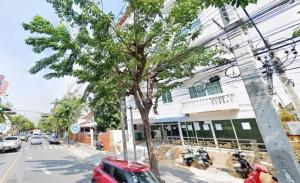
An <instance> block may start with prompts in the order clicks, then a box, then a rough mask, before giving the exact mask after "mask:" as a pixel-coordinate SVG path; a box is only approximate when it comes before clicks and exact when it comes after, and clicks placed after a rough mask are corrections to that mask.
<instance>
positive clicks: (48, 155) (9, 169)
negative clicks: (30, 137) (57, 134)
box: [0, 140, 94, 183]
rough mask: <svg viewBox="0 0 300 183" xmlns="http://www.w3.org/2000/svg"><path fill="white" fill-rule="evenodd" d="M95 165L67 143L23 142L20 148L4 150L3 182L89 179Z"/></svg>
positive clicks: (0, 155)
mask: <svg viewBox="0 0 300 183" xmlns="http://www.w3.org/2000/svg"><path fill="white" fill-rule="evenodd" d="M93 167H94V165H92V164H91V163H89V162H84V161H83V160H82V159H80V158H79V157H78V156H75V155H74V153H72V152H71V151H70V150H69V149H68V148H67V147H66V146H62V145H50V144H48V142H46V141H45V140H44V141H43V144H42V145H30V143H29V142H23V143H22V148H21V149H20V150H19V151H18V152H6V153H0V183H40V182H42V183H54V182H55V183H73V182H76V183H88V182H90V177H91V170H92V168H93Z"/></svg>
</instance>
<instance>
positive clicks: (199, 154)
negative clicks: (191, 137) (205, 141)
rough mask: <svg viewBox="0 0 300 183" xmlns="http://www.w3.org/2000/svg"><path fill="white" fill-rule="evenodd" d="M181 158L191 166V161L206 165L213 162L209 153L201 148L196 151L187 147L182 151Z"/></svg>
mask: <svg viewBox="0 0 300 183" xmlns="http://www.w3.org/2000/svg"><path fill="white" fill-rule="evenodd" d="M182 158H183V162H184V163H185V164H186V165H187V166H191V165H192V163H193V162H197V163H200V164H204V165H205V166H206V167H209V166H210V165H212V164H213V163H212V161H211V158H210V156H209V154H208V153H207V152H206V151H205V150H204V149H203V148H199V149H198V150H197V151H196V152H194V150H193V149H192V148H187V149H186V151H185V152H184V153H182Z"/></svg>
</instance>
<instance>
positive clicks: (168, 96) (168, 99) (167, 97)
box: [162, 91, 173, 103]
mask: <svg viewBox="0 0 300 183" xmlns="http://www.w3.org/2000/svg"><path fill="white" fill-rule="evenodd" d="M162 101H163V103H170V102H173V99H172V94H171V92H170V91H167V92H166V93H164V94H163V95H162Z"/></svg>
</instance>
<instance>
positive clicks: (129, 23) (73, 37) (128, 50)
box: [23, 0, 254, 174]
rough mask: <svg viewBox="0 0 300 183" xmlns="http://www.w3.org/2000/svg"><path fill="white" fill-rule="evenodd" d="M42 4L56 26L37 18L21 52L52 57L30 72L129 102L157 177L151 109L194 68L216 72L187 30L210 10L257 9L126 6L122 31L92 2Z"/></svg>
mask: <svg viewBox="0 0 300 183" xmlns="http://www.w3.org/2000/svg"><path fill="white" fill-rule="evenodd" d="M47 2H48V3H50V4H51V5H52V7H53V8H54V9H55V11H56V13H57V15H58V17H59V18H60V19H61V24H59V25H54V24H52V23H51V22H50V21H48V20H47V19H45V18H43V17H41V16H35V17H34V18H33V20H32V21H31V22H29V23H24V24H23V27H24V29H25V30H28V31H30V32H31V33H33V35H32V36H31V37H29V38H27V39H26V44H28V45H31V46H32V47H33V51H34V52H35V53H42V52H43V51H45V50H51V51H52V54H51V55H50V56H47V57H45V58H43V59H41V60H38V61H37V62H36V64H35V65H34V66H33V67H32V68H31V69H30V72H31V73H33V74H35V73H37V72H39V71H41V70H43V69H45V68H48V70H49V71H50V72H49V73H47V74H46V75H45V76H44V77H45V78H46V79H50V78H53V77H63V76H67V75H71V76H74V77H76V78H78V80H79V82H89V83H96V85H97V87H98V88H102V89H107V87H108V86H109V87H111V88H112V89H114V90H113V93H115V94H116V95H123V94H125V95H131V96H133V97H134V100H135V104H136V106H137V108H138V110H139V112H140V114H141V117H142V120H143V124H144V128H145V133H146V141H147V148H148V155H149V159H150V165H151V167H152V168H153V169H154V171H155V172H156V173H157V174H159V172H158V168H157V162H156V158H155V155H154V154H153V147H152V144H151V134H150V123H149V117H148V116H149V112H150V110H151V109H152V107H153V104H154V102H155V101H157V100H158V98H159V97H160V96H161V95H162V94H163V93H164V92H165V91H167V90H169V89H171V88H174V87H177V86H178V85H180V82H177V81H180V79H183V78H187V77H192V76H193V75H194V73H195V71H196V70H197V68H199V67H201V66H207V65H217V64H220V59H219V58H217V57H216V50H207V49H205V48H204V47H194V48H190V42H191V41H192V40H195V39H197V37H198V36H199V35H200V34H201V28H200V29H197V30H193V31H189V33H188V34H187V33H185V31H184V30H186V29H188V30H192V25H193V22H194V21H195V19H196V18H197V16H198V12H199V11H200V10H201V9H204V8H206V7H208V6H210V5H213V6H218V7H219V6H223V5H224V4H226V3H230V4H233V5H237V6H246V5H247V3H249V2H254V1H252V0H217V1H215V0H214V1H213V0H178V1H175V2H174V4H172V5H171V6H170V7H169V8H168V9H167V10H166V11H165V12H164V2H165V1H164V0H124V2H126V3H127V10H126V13H125V16H127V18H126V21H125V23H122V22H118V20H116V16H115V15H113V14H112V13H105V12H104V11H102V9H101V8H100V7H99V6H98V4H97V3H95V2H94V1H90V0H47ZM99 81H100V82H99ZM108 96H109V95H105V96H102V97H103V98H104V99H105V98H107V97H108Z"/></svg>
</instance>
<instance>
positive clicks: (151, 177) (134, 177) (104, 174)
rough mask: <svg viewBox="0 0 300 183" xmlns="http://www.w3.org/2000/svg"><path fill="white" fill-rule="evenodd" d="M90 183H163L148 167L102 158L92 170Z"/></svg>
mask: <svg viewBox="0 0 300 183" xmlns="http://www.w3.org/2000/svg"><path fill="white" fill-rule="evenodd" d="M91 182H92V183H119V182H121V183H123V182H128V183H129V182H130V183H131V182H136V183H164V182H165V181H164V180H162V179H160V178H158V177H157V176H156V175H155V174H154V173H153V172H152V171H151V169H150V167H149V166H148V165H145V164H140V163H135V162H128V161H125V160H117V159H115V158H111V157H108V158H104V159H103V160H102V162H101V163H100V165H98V166H97V167H95V168H94V170H93V175H92V180H91Z"/></svg>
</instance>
